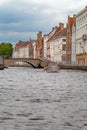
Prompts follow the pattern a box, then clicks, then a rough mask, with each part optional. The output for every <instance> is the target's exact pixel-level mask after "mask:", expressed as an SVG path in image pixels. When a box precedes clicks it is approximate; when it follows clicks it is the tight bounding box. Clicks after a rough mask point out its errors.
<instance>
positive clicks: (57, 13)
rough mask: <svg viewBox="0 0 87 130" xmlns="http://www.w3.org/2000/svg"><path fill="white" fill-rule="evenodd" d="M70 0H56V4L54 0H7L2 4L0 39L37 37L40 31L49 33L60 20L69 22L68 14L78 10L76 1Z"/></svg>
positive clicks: (13, 39) (15, 40)
mask: <svg viewBox="0 0 87 130" xmlns="http://www.w3.org/2000/svg"><path fill="white" fill-rule="evenodd" d="M1 1H2V0H1ZM4 1H5V0H4ZM7 1H8V2H7ZM63 1H64V2H63ZM66 1H67V3H66ZM69 1H70V0H61V2H59V1H58V0H55V4H54V1H53V0H49V2H47V0H41V1H38V0H32V1H31V0H18V1H16V0H6V2H4V3H3V4H2V5H0V41H1V42H2V41H11V42H18V41H19V40H27V39H28V38H29V37H31V38H34V39H35V38H36V37H37V32H38V31H42V32H43V33H48V32H49V31H51V28H52V27H53V26H56V25H58V23H59V22H67V16H68V15H73V14H74V13H75V11H76V5H74V4H75V2H76V1H75V0H71V3H70V2H69ZM80 1H83V0H80ZM84 1H85V0H84ZM2 2H3V1H2ZM77 3H78V2H77ZM70 4H71V5H72V6H71V7H70V6H69V5H70ZM65 5H68V7H65ZM80 5H81V3H80ZM78 7H79V6H78ZM77 9H78V8H77ZM78 10H79V9H78Z"/></svg>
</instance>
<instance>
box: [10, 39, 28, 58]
mask: <svg viewBox="0 0 87 130" xmlns="http://www.w3.org/2000/svg"><path fill="white" fill-rule="evenodd" d="M29 47H30V42H29V41H27V42H23V41H19V42H18V43H16V45H15V48H14V51H13V58H29V57H30V55H29V51H30V49H29Z"/></svg>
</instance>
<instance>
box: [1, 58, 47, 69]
mask: <svg viewBox="0 0 87 130" xmlns="http://www.w3.org/2000/svg"><path fill="white" fill-rule="evenodd" d="M15 62H26V63H28V64H30V65H31V66H32V67H34V68H43V67H44V66H45V65H46V64H47V63H48V61H47V60H43V59H42V58H38V59H34V58H10V59H4V65H5V66H7V67H9V66H11V65H14V63H15Z"/></svg>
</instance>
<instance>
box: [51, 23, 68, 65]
mask: <svg viewBox="0 0 87 130" xmlns="http://www.w3.org/2000/svg"><path fill="white" fill-rule="evenodd" d="M48 43H49V46H50V60H51V61H54V62H63V63H65V62H66V28H64V24H63V23H60V24H59V26H58V27H57V28H56V31H55V33H54V34H53V35H52V37H51V38H50V39H49V40H48Z"/></svg>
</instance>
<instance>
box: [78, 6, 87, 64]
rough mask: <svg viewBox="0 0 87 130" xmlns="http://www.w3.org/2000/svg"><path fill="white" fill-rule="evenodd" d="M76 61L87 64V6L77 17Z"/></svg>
mask: <svg viewBox="0 0 87 130" xmlns="http://www.w3.org/2000/svg"><path fill="white" fill-rule="evenodd" d="M76 60H77V63H78V64H87V6H86V7H85V8H84V9H83V10H82V11H80V12H79V13H78V14H77V15H76Z"/></svg>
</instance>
